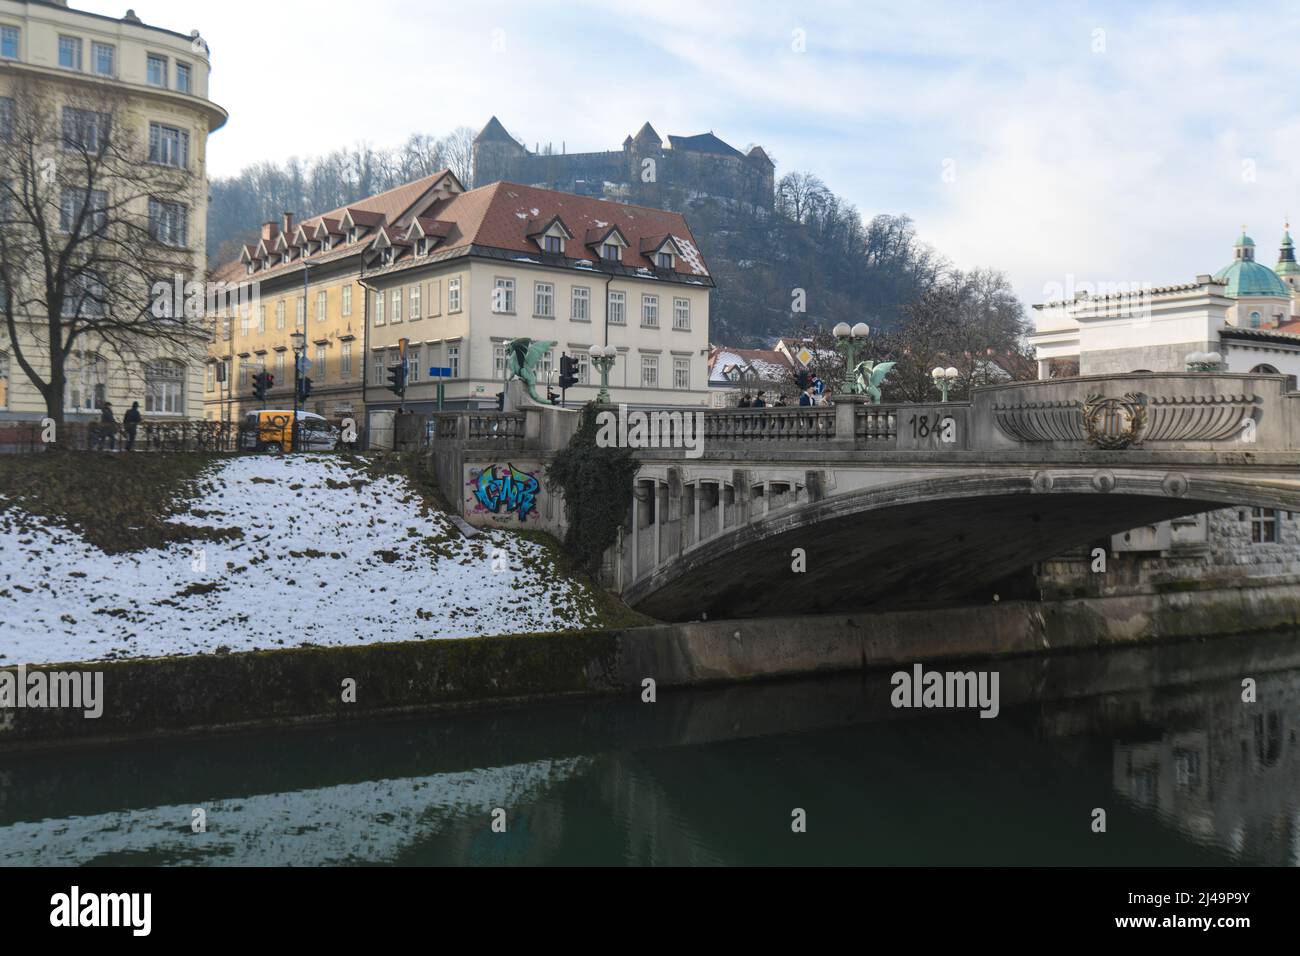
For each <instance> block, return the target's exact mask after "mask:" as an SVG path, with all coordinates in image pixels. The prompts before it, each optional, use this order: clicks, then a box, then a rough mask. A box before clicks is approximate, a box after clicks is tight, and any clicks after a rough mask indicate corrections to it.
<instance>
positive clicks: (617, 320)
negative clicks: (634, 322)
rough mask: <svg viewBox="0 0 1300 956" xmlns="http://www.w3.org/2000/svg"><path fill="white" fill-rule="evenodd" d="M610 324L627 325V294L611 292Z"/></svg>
mask: <svg viewBox="0 0 1300 956" xmlns="http://www.w3.org/2000/svg"><path fill="white" fill-rule="evenodd" d="M609 324H610V325H627V293H626V292H611V293H610V294H609Z"/></svg>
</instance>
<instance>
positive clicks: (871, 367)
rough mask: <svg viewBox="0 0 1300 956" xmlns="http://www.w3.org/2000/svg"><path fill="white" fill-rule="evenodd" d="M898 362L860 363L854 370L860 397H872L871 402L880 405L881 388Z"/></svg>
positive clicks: (855, 388)
mask: <svg viewBox="0 0 1300 956" xmlns="http://www.w3.org/2000/svg"><path fill="white" fill-rule="evenodd" d="M897 364H898V363H897V362H875V363H873V362H859V363H858V364H857V366H856V367H855V368H854V370H853V374H854V377H855V380H856V381H855V384H854V390H855V391H856V392H857V393H858V394H859V395H870V396H871V401H872V402H874V403H875V404H877V405H879V404H880V386H881V385H883V384H884V381H885V376H886V375H888V374H889V370H890V369H892V368H893V367H894V366H895V365H897Z"/></svg>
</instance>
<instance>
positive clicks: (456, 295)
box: [447, 276, 460, 312]
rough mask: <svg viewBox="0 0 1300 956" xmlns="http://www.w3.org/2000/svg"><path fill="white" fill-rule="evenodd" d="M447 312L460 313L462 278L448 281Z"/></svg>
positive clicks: (458, 277) (456, 277) (457, 277)
mask: <svg viewBox="0 0 1300 956" xmlns="http://www.w3.org/2000/svg"><path fill="white" fill-rule="evenodd" d="M447 311H448V312H459V311H460V276H454V277H452V278H450V279H448V280H447Z"/></svg>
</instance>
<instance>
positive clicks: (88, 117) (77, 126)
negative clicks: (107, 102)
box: [63, 106, 109, 153]
mask: <svg viewBox="0 0 1300 956" xmlns="http://www.w3.org/2000/svg"><path fill="white" fill-rule="evenodd" d="M108 127H109V117H108V114H107V113H98V112H96V111H95V110H82V109H77V107H75V106H65V107H63V148H64V149H75V150H80V151H82V152H87V153H97V152H99V151H100V149H102V148H103V147H104V146H105V145H106V144H107V143H108Z"/></svg>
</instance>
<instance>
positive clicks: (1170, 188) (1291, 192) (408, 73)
mask: <svg viewBox="0 0 1300 956" xmlns="http://www.w3.org/2000/svg"><path fill="white" fill-rule="evenodd" d="M128 2H131V3H134V5H135V10H136V13H137V14H138V15H139V16H140V17H141V18H142V19H143V20H144V21H145V22H146V23H150V24H155V25H158V26H163V27H167V28H169V29H174V30H177V31H179V32H182V33H188V32H189V30H190V29H192V28H197V29H199V30H200V32H201V33H202V34H203V36H204V37H205V39H207V41H208V43H209V45H210V47H211V51H212V64H213V71H212V79H211V89H210V93H211V96H212V98H213V99H214V100H215V101H216V102H218V103H219V104H220V105H222V106H223V107H225V108H226V109H227V110H228V111H229V113H230V121H229V123H228V124H227V125H226V126H225V127H224V128H222V129H221V130H219V131H218V132H217V133H215V134H214V135H213V136H212V138H211V140H210V141H209V154H208V159H209V174H210V175H211V176H214V177H215V176H222V175H229V174H231V173H234V172H237V171H238V170H239V169H241V168H242V167H243V166H245V165H247V164H250V163H253V162H258V161H264V160H272V161H282V160H284V159H286V158H288V157H290V156H299V157H310V156H313V155H317V154H320V153H324V152H328V151H329V150H332V149H335V148H338V147H341V146H345V145H350V144H352V143H355V142H360V141H365V142H369V143H371V144H373V145H375V146H391V145H396V144H397V143H400V142H401V141H402V140H404V139H405V138H406V137H407V135H408V134H410V133H412V132H423V133H431V134H434V135H438V134H441V133H444V132H447V131H449V130H451V129H453V128H455V127H457V126H461V125H465V126H470V127H472V128H474V129H476V130H477V129H479V128H481V127H482V126H483V124H484V123H485V122H486V121H487V119H488V117H490V116H492V115H496V116H497V117H498V118H499V119H500V120H501V122H502V123H503V124H504V125H505V126H506V128H507V129H508V130H509V131H510V132H511V133H512V134H514V135H515V137H516V138H517V139H519V140H520V141H522V142H524V143H525V144H526V145H527V146H528V147H529V148H532V147H533V146H534V144H536V143H538V142H542V143H546V142H548V141H549V142H552V143H554V144H555V147H556V148H557V149H559V148H560V147H561V144H563V147H564V148H565V149H567V150H568V151H570V152H578V151H589V150H600V149H616V148H618V147H619V144H621V142H622V140H623V138H624V137H625V136H626V135H627V134H629V133H634V132H635V131H636V130H637V129H638V128H639V127H640V126H641V124H642V123H643V122H645V121H646V120H649V121H650V122H651V124H652V125H653V126H654V127H655V129H656V130H657V131H658V132H659V133H660V135H662V136H667V135H669V134H674V135H676V134H682V135H689V134H692V133H698V132H704V131H707V130H712V131H713V132H715V133H716V134H717V135H718V136H720V137H721V138H722V139H724V140H726V141H727V142H729V143H731V144H732V145H734V146H737V147H739V148H744V147H746V146H747V145H749V144H751V143H760V144H762V145H763V147H764V148H765V149H767V150H768V152H769V153H770V154H771V155H772V157H773V158H774V159H775V161H776V163H777V175H778V176H779V175H781V174H782V173H785V172H789V171H792V170H809V171H812V172H815V173H816V174H817V175H819V176H820V177H821V178H822V179H823V180H824V181H825V182H826V184H827V185H828V186H829V187H830V188H831V189H833V190H834V191H835V192H836V193H838V194H840V195H841V196H843V197H844V198H846V199H847V200H849V201H850V202H852V203H854V204H855V205H856V206H857V207H858V209H859V210H860V211H861V212H862V213H863V214H864V215H865V216H871V215H875V214H877V213H894V214H899V213H904V214H907V215H909V216H911V217H912V218H913V220H915V222H916V226H917V230H918V233H919V235H920V237H921V238H922V239H923V240H924V241H926V242H928V243H930V244H931V245H933V246H934V247H935V248H936V249H938V250H939V251H940V252H941V253H943V254H944V255H945V256H946V257H947V258H948V259H949V260H951V261H952V262H953V264H954V265H956V266H958V267H961V268H972V267H975V266H991V267H994V268H997V269H1001V270H1003V271H1005V272H1006V273H1008V274H1009V275H1010V277H1011V280H1012V283H1013V285H1014V286H1015V288H1016V290H1017V291H1018V292H1019V294H1020V296H1021V298H1022V299H1023V300H1024V301H1025V302H1026V304H1030V303H1033V302H1040V301H1044V300H1045V299H1050V298H1054V297H1057V296H1059V295H1061V294H1063V293H1064V294H1071V293H1072V290H1073V289H1077V288H1081V287H1084V285H1085V284H1087V283H1091V284H1093V285H1094V286H1103V285H1109V286H1111V287H1112V288H1117V287H1118V288H1123V287H1124V285H1125V284H1127V285H1128V286H1130V287H1131V286H1135V285H1136V286H1139V287H1142V286H1147V285H1154V286H1159V285H1167V284H1173V283H1180V282H1190V281H1193V280H1194V279H1195V277H1196V275H1197V274H1200V273H1212V272H1214V271H1216V270H1217V269H1219V268H1220V267H1222V266H1224V265H1226V264H1227V263H1228V262H1229V261H1231V259H1232V245H1233V242H1234V241H1235V239H1236V237H1237V235H1239V233H1240V231H1241V228H1242V226H1243V225H1244V226H1246V227H1247V230H1248V231H1249V233H1250V234H1251V236H1252V237H1253V238H1254V239H1255V241H1256V242H1257V243H1258V255H1259V258H1260V259H1261V260H1262V261H1264V262H1266V263H1268V264H1270V265H1271V264H1273V263H1274V262H1275V261H1276V255H1277V247H1278V243H1279V241H1280V239H1281V234H1282V229H1283V223H1284V220H1285V219H1286V218H1287V217H1288V216H1289V215H1293V216H1296V217H1297V219H1296V221H1297V223H1298V224H1300V181H1298V175H1300V174H1298V173H1297V169H1298V166H1297V162H1296V160H1297V157H1300V109H1297V101H1298V99H1300V94H1298V93H1297V87H1296V82H1295V80H1294V79H1293V73H1294V70H1293V69H1292V68H1291V63H1292V60H1293V59H1294V56H1295V50H1296V49H1300V2H1296V0H1283V2H1270V3H1258V2H1256V3H1233V2H1218V3H1200V2H1182V3H1160V2H1150V3H1148V2H1140V3H1133V2H1119V3H1068V2H1052V3H1028V2H1025V3H1014V4H1013V3H1006V4H1003V3H978V2H962V3H953V4H944V3H936V2H926V3H915V2H913V3H898V2H890V3H880V4H877V3H862V2H858V3H852V2H821V0H801V2H798V3H792V2H764V0H742V2H731V0H708V2H704V0H655V2H654V3H635V4H634V3H623V2H619V0H597V2H586V0H565V2H563V3H559V2H552V3H545V4H543V3H537V2H527V3H523V2H521V3H488V2H472V3H460V4H447V3H434V2H429V0H365V2H361V3H358V2H344V0H317V2H307V0H165V2H164V0H72V6H74V7H77V8H80V9H84V10H90V11H93V12H96V13H106V14H110V15H113V16H121V15H122V13H123V12H124V9H125V4H126V3H128ZM1297 228H1300V225H1298V226H1297ZM705 252H706V255H707V249H706V250H705Z"/></svg>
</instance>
